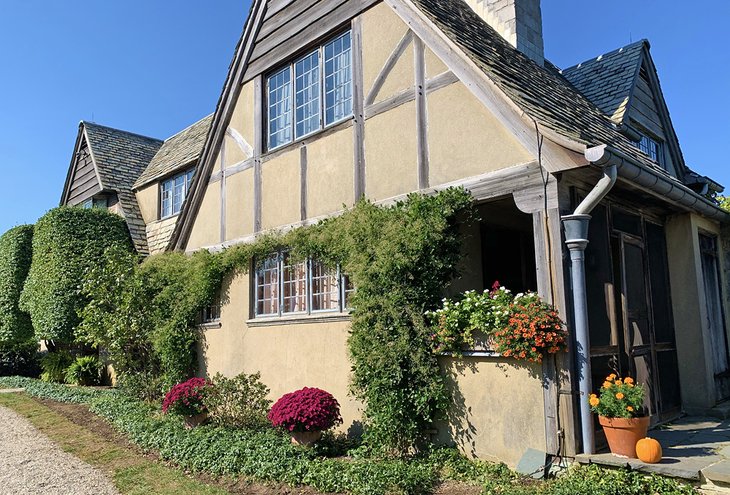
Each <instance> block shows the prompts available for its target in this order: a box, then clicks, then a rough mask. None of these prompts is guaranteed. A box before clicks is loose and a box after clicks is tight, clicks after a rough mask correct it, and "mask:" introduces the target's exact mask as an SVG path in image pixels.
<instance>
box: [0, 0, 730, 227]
mask: <svg viewBox="0 0 730 495" xmlns="http://www.w3.org/2000/svg"><path fill="white" fill-rule="evenodd" d="M298 1H307V0H298ZM687 5H688V4H687V2H679V1H676V0H664V1H658V0H653V1H652V0H645V1H639V2H637V1H636V0H614V1H612V2H593V1H590V2H587V1H585V0H545V1H543V25H544V34H545V48H546V55H547V57H548V58H549V59H550V60H552V62H553V63H555V64H557V65H558V66H560V67H567V66H570V65H573V64H575V63H577V62H580V61H583V60H586V59H588V58H591V57H595V56H597V55H600V54H601V53H605V52H608V51H610V50H612V49H615V48H618V47H620V46H623V45H626V44H628V43H629V42H630V41H631V40H634V41H636V40H638V39H641V38H648V39H649V40H650V41H651V43H652V54H653V56H654V59H655V62H656V64H657V67H658V70H659V76H660V79H661V83H662V86H663V89H664V93H665V96H666V99H667V102H668V105H669V109H670V112H671V115H672V119H673V121H674V125H675V128H676V130H677V133H678V135H679V139H680V142H681V144H682V147H683V150H684V154H685V158H686V160H687V163H688V164H689V165H690V166H691V167H693V168H694V169H696V170H697V171H699V172H701V173H703V174H706V175H709V176H711V177H713V178H714V179H716V180H718V181H719V182H720V183H722V184H723V185H726V186H728V187H729V188H730V167H729V166H727V165H725V164H724V162H725V161H726V160H727V159H726V158H723V157H722V156H720V154H719V153H718V152H717V151H716V150H718V149H722V147H723V145H724V143H725V142H726V141H725V140H726V139H728V138H729V137H730V120H729V119H728V114H730V99H729V98H728V95H727V94H726V91H727V90H728V89H730V86H729V85H728V83H727V81H728V80H729V79H730V51H728V50H727V49H726V48H725V47H726V46H727V40H726V39H725V38H724V36H725V34H724V33H726V32H727V31H726V25H725V24H726V23H727V20H728V19H730V2H727V1H726V0H705V1H700V2H695V3H694V4H692V7H693V8H692V9H688V8H687ZM0 6H1V7H2V14H1V15H0V68H1V69H2V70H1V71H0V150H2V155H1V157H0V167H2V172H3V174H2V179H1V180H0V233H1V232H4V231H5V230H7V229H8V228H10V227H12V226H14V225H18V224H21V223H32V222H34V221H35V220H36V219H37V218H38V217H39V216H40V215H42V214H43V213H44V212H45V211H46V210H48V209H50V208H53V207H54V206H57V204H58V201H59V198H60V195H61V189H62V188H63V182H64V179H65V176H66V171H67V168H68V164H69V161H70V159H71V154H72V151H73V145H74V140H75V138H76V133H77V131H78V123H79V121H80V120H93V121H95V122H98V123H100V124H104V125H108V126H111V127H116V128H120V129H124V130H128V131H132V132H137V133H140V134H144V135H148V136H152V137H157V138H161V139H164V138H165V137H167V136H170V135H172V134H174V133H175V132H177V131H179V130H180V129H182V128H184V127H186V126H187V125H189V124H191V123H192V122H194V121H196V120H198V119H199V118H201V117H203V116H205V115H206V114H208V113H210V112H212V111H213V110H214V109H215V104H216V102H217V100H218V97H219V95H220V91H221V88H222V85H223V81H224V78H225V75H226V71H227V69H228V64H229V63H230V59H231V56H232V54H233V49H234V48H235V44H236V42H237V40H238V37H239V36H240V32H241V29H242V28H243V23H244V20H245V16H246V14H247V13H248V8H249V1H244V0H214V1H210V2H203V1H200V0H176V1H172V0H155V1H150V0H125V1H105V0H104V1H103V0H74V1H69V0H66V1H51V0H45V1H43V0H24V1H10V0H0Z"/></svg>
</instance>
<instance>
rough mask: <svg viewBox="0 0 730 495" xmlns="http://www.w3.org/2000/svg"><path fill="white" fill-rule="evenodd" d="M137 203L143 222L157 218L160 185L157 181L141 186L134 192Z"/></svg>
mask: <svg viewBox="0 0 730 495" xmlns="http://www.w3.org/2000/svg"><path fill="white" fill-rule="evenodd" d="M135 194H136V196H137V204H138V205H139V209H140V211H141V213H142V218H143V219H144V223H150V222H154V221H155V220H157V219H158V218H157V217H158V215H159V205H160V185H159V183H157V182H153V183H152V184H150V185H148V186H145V187H143V188H141V189H140V190H138V191H136V192H135Z"/></svg>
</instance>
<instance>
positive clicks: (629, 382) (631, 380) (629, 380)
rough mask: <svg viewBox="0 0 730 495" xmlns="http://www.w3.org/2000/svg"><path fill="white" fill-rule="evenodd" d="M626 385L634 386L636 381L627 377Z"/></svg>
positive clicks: (625, 379)
mask: <svg viewBox="0 0 730 495" xmlns="http://www.w3.org/2000/svg"><path fill="white" fill-rule="evenodd" d="M624 383H625V384H626V385H633V383H634V379H633V378H631V377H630V376H627V377H626V378H624Z"/></svg>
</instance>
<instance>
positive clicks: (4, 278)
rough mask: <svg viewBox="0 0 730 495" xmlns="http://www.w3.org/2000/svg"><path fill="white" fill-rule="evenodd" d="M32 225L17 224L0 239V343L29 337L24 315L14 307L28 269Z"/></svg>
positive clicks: (24, 313)
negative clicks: (17, 225)
mask: <svg viewBox="0 0 730 495" xmlns="http://www.w3.org/2000/svg"><path fill="white" fill-rule="evenodd" d="M32 243H33V226H32V225H21V226H19V227H15V228H12V229H10V230H8V231H7V232H5V233H4V234H3V235H2V236H0V344H14V343H19V342H26V341H28V340H29V339H30V338H31V337H32V336H33V325H32V323H31V321H30V316H29V315H28V313H26V312H24V311H21V310H20V308H19V307H18V303H19V300H20V293H21V292H22V290H23V284H24V283H25V279H26V277H27V276H28V270H30V262H31V257H32V254H33V247H32Z"/></svg>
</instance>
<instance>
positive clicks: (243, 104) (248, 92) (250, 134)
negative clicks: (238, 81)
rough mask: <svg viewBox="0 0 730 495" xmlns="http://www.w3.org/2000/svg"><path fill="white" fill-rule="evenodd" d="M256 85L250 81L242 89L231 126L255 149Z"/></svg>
mask: <svg viewBox="0 0 730 495" xmlns="http://www.w3.org/2000/svg"><path fill="white" fill-rule="evenodd" d="M253 106H254V84H253V81H249V82H247V83H246V84H244V85H243V87H242V88H241V94H240V95H239V97H238V102H236V107H235V109H234V110H233V116H232V117H231V122H230V126H231V127H232V128H234V129H235V130H236V131H238V133H239V134H240V135H241V136H242V137H243V139H245V140H246V142H247V143H248V144H250V145H251V146H252V147H253V144H254V120H253V119H254V108H253Z"/></svg>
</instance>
